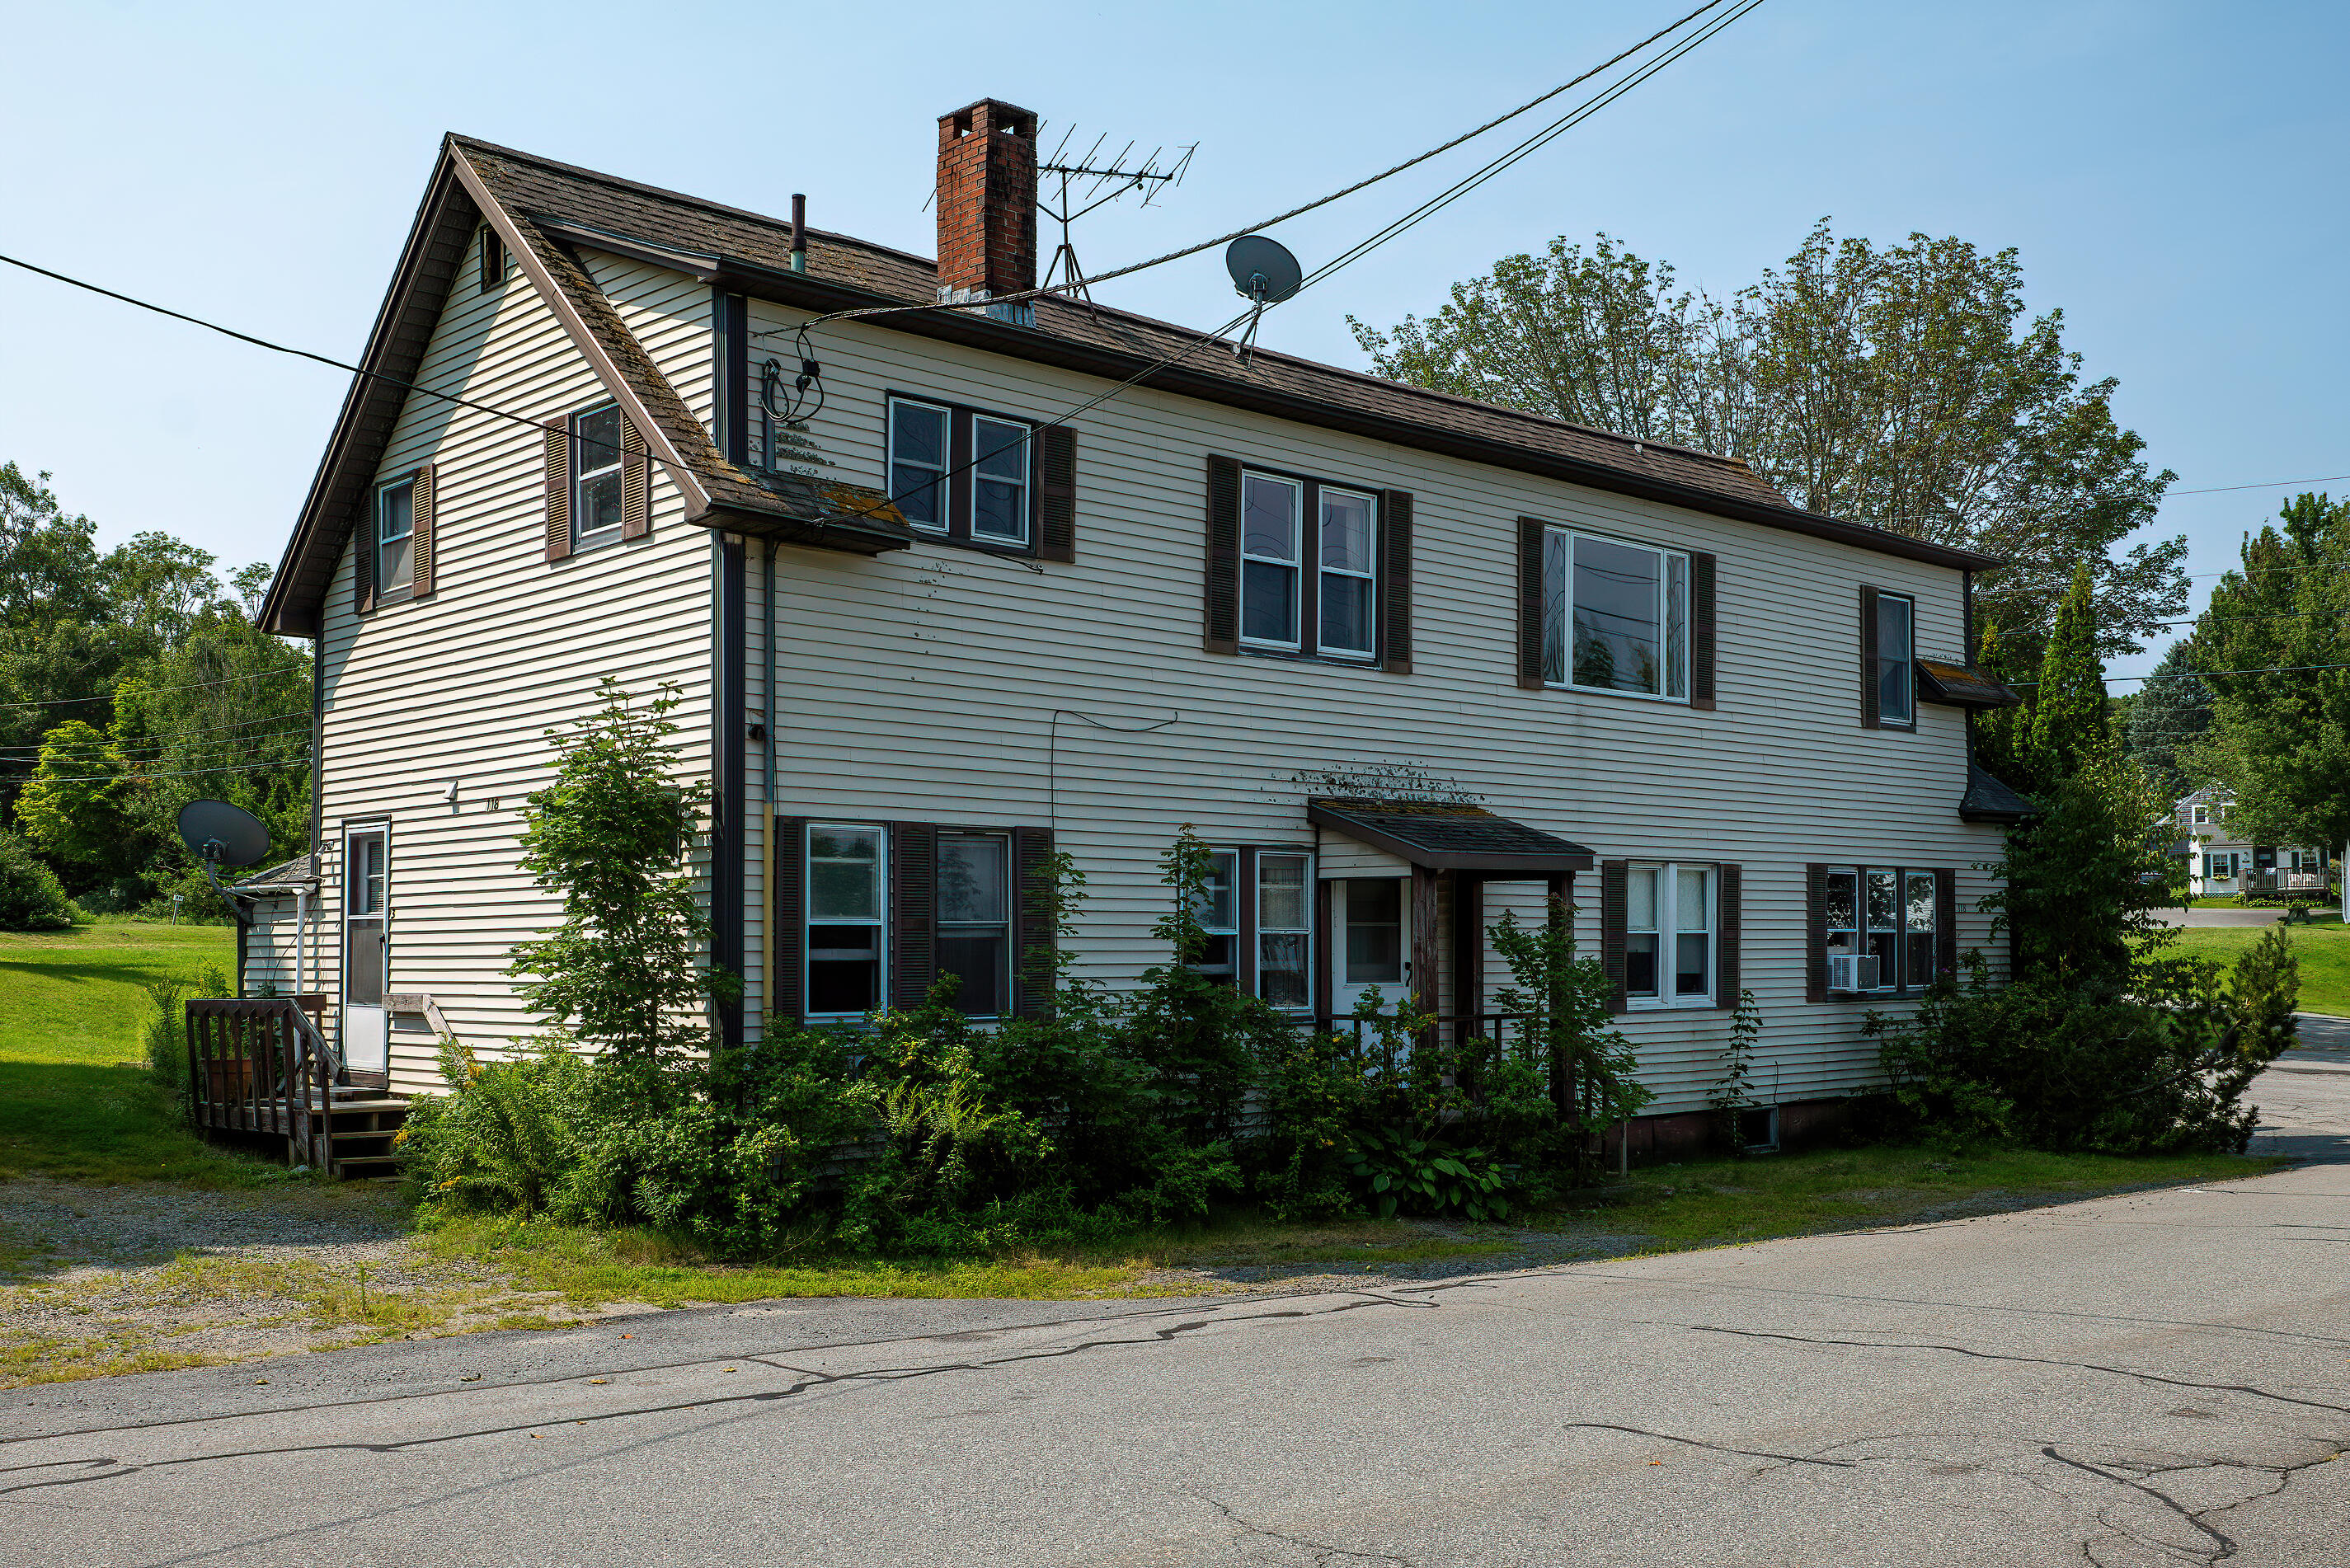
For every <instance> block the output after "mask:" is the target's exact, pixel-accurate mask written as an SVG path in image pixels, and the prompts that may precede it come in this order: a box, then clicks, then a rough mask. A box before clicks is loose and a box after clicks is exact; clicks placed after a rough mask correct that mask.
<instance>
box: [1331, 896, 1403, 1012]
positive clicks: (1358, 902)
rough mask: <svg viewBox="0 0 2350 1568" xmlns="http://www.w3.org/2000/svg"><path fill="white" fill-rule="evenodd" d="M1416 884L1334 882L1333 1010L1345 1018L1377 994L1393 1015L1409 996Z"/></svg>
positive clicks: (1383, 1005)
mask: <svg viewBox="0 0 2350 1568" xmlns="http://www.w3.org/2000/svg"><path fill="white" fill-rule="evenodd" d="M1412 984H1413V977H1412V973H1411V882H1410V879H1409V878H1408V877H1339V878H1336V879H1334V880H1333V881H1332V882H1331V884H1330V1011H1331V1012H1334V1013H1336V1014H1337V1015H1338V1016H1339V1017H1341V1018H1344V1017H1346V1016H1347V1015H1348V1014H1349V1013H1351V1012H1354V1011H1355V1004H1356V1003H1357V1002H1359V1001H1361V1000H1362V999H1363V998H1364V997H1365V996H1367V995H1368V994H1370V993H1371V992H1378V1002H1379V1011H1380V1012H1394V1011H1395V1010H1396V1008H1397V1007H1398V1006H1399V1005H1400V1004H1401V1003H1402V1002H1403V1001H1404V1000H1405V999H1406V998H1407V997H1408V996H1409V994H1410V991H1411V986H1412Z"/></svg>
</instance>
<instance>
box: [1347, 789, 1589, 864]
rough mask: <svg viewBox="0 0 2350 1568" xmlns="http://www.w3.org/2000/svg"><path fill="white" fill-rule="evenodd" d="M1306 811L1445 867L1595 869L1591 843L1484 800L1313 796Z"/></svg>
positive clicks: (1367, 840) (1414, 859)
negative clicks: (1490, 807)
mask: <svg viewBox="0 0 2350 1568" xmlns="http://www.w3.org/2000/svg"><path fill="white" fill-rule="evenodd" d="M1305 815H1306V819H1307V820H1308V821H1310V822H1316V823H1319V824H1321V825H1322V826H1325V827H1327V828H1330V829H1331V830H1333V831H1334V832H1337V833H1343V834H1345V835H1346V836H1347V837H1349V838H1351V839H1354V840H1355V841H1356V842H1357V843H1358V844H1367V845H1370V846H1373V847H1374V848H1378V849H1384V850H1386V851H1388V853H1389V854H1391V855H1396V856H1399V857H1402V858H1404V859H1406V860H1409V862H1411V864H1413V865H1414V866H1425V867H1430V869H1432V870H1440V871H1497V872H1511V871H1514V872H1518V873H1520V874H1523V875H1526V876H1544V877H1552V876H1563V875H1565V874H1566V873H1568V872H1571V871H1588V870H1590V869H1591V851H1590V850H1588V849H1586V848H1585V847H1584V846H1582V845H1580V844H1573V843H1570V842H1568V841H1567V840H1566V839H1564V838H1561V837H1559V836H1557V835H1556V834H1552V833H1544V831H1543V830H1542V829H1540V828H1538V827H1528V826H1526V825H1525V824H1524V823H1522V822H1512V821H1511V820H1510V819H1509V818H1508V817H1506V816H1496V815H1493V814H1492V812H1490V811H1487V810H1486V809H1485V808H1484V807H1483V806H1482V805H1454V804H1450V803H1440V802H1424V801H1385V800H1356V799H1347V798H1342V797H1327V798H1325V797H1315V798H1314V799H1310V800H1308V801H1307V802H1306V803H1305Z"/></svg>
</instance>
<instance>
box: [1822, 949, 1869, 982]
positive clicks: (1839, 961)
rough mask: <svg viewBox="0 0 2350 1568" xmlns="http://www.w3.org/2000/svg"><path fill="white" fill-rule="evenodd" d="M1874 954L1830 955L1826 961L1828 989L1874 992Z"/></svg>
mask: <svg viewBox="0 0 2350 1568" xmlns="http://www.w3.org/2000/svg"><path fill="white" fill-rule="evenodd" d="M1828 989H1829V990H1830V991H1875V990H1876V989H1877V955H1876V954H1875V953H1844V954H1840V955H1836V954H1832V955H1830V957H1829V959H1828Z"/></svg>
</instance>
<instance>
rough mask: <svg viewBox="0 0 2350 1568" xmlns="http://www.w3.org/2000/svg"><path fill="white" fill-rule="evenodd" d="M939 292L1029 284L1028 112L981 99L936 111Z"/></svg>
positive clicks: (1032, 197) (982, 292)
mask: <svg viewBox="0 0 2350 1568" xmlns="http://www.w3.org/2000/svg"><path fill="white" fill-rule="evenodd" d="M938 204H939V297H940V298H941V299H952V298H979V299H987V298H993V297H994V296H998V295H1005V294H1019V293H1022V292H1024V290H1027V289H1032V288H1034V287H1035V286H1036V117H1035V115H1033V114H1031V113H1029V112H1028V111H1027V110H1026V109H1015V108H1014V107H1013V106H1012V105H1011V104H1008V103H1001V102H998V101H997V100H996V99H992V98H983V99H980V100H979V101H978V102H977V103H975V104H972V106H971V107H970V108H968V109H957V110H955V111H954V112H953V113H952V114H942V115H941V116H940V117H939V198H938Z"/></svg>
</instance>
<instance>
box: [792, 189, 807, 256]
mask: <svg viewBox="0 0 2350 1568" xmlns="http://www.w3.org/2000/svg"><path fill="white" fill-rule="evenodd" d="M792 270H793V271H794V272H806V271H807V198H806V196H804V195H801V194H800V193H798V192H793V195H792Z"/></svg>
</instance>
